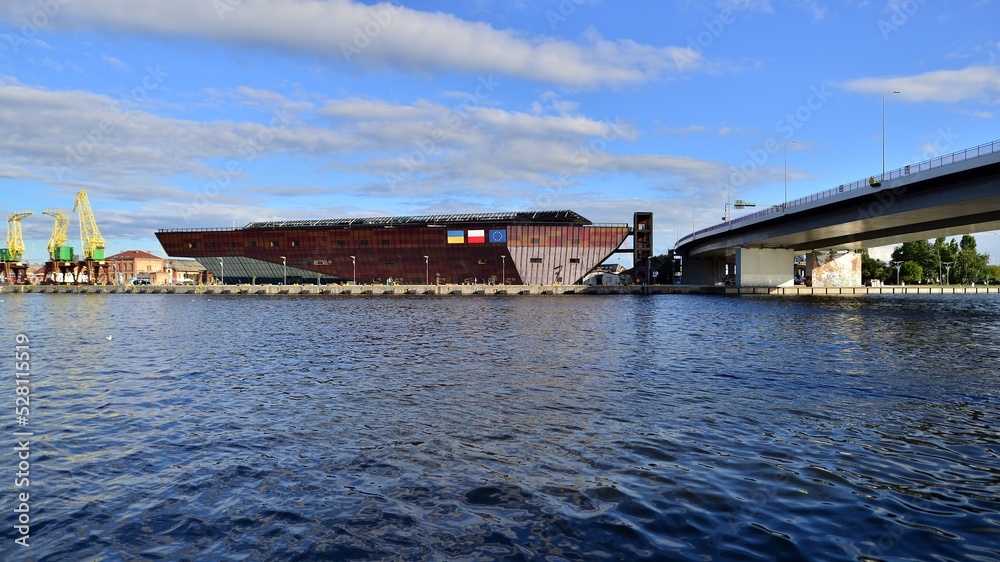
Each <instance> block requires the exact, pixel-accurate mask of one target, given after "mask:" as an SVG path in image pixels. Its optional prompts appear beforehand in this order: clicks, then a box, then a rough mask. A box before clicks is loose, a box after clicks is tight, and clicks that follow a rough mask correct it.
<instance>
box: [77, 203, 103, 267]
mask: <svg viewBox="0 0 1000 562" xmlns="http://www.w3.org/2000/svg"><path fill="white" fill-rule="evenodd" d="M73 211H76V212H79V214H80V215H79V216H80V241H81V242H83V259H85V260H88V261H89V260H94V261H104V237H103V236H101V231H100V230H97V220H96V219H94V212H93V211H91V210H90V200H89V199H88V198H87V191H86V190H81V191H80V192H79V193H77V194H76V203H75V204H74V205H73Z"/></svg>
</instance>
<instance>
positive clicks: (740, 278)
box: [736, 248, 795, 287]
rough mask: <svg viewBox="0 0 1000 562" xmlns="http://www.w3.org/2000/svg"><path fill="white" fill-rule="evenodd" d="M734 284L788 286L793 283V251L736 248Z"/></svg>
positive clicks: (745, 285) (742, 285)
mask: <svg viewBox="0 0 1000 562" xmlns="http://www.w3.org/2000/svg"><path fill="white" fill-rule="evenodd" d="M736 284H737V285H738V286H740V287H790V286H792V285H794V284H795V251H793V250H780V249H770V248H764V249H759V250H755V249H751V248H737V249H736Z"/></svg>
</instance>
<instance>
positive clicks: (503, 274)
mask: <svg viewBox="0 0 1000 562" xmlns="http://www.w3.org/2000/svg"><path fill="white" fill-rule="evenodd" d="M500 275H501V277H503V280H502V281H500V284H501V285H506V284H507V254H503V255H501V256H500Z"/></svg>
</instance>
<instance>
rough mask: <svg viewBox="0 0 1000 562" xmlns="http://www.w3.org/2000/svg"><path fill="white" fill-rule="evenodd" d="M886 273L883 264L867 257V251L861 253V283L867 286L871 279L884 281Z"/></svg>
mask: <svg viewBox="0 0 1000 562" xmlns="http://www.w3.org/2000/svg"><path fill="white" fill-rule="evenodd" d="M887 273H888V271H886V264H885V262H883V261H882V260H877V259H875V258H873V257H871V256H870V255H868V250H863V251H862V252H861V283H863V284H868V282H869V281H871V280H872V279H878V280H880V281H885V279H886V275H887Z"/></svg>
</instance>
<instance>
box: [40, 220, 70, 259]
mask: <svg viewBox="0 0 1000 562" xmlns="http://www.w3.org/2000/svg"><path fill="white" fill-rule="evenodd" d="M42 214H43V215H48V216H50V217H52V218H54V219H56V222H55V224H54V225H53V226H52V236H49V246H48V250H49V259H50V260H52V261H71V260H72V259H73V248H71V247H69V246H67V245H66V233H67V232H69V215H67V214H66V213H64V212H62V211H60V210H59V209H45V210H44V211H42Z"/></svg>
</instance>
